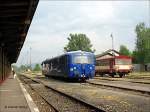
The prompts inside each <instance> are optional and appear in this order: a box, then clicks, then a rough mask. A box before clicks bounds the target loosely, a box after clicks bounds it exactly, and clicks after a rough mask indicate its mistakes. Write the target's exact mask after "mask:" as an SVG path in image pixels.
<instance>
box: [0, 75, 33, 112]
mask: <svg viewBox="0 0 150 112" xmlns="http://www.w3.org/2000/svg"><path fill="white" fill-rule="evenodd" d="M20 84H21V83H20V82H19V80H18V78H17V77H16V78H14V77H13V75H10V76H9V77H8V78H7V79H6V80H5V81H4V82H3V83H2V84H1V85H0V112H35V111H34V109H31V108H30V107H32V105H30V104H31V103H30V102H29V101H28V100H27V98H26V94H27V95H28V96H30V95H29V94H28V93H25V92H24V91H23V89H24V90H25V88H23V87H21V85H20ZM26 92H27V91H26ZM30 100H31V97H30ZM33 107H34V106H33ZM32 110H33V111H32Z"/></svg>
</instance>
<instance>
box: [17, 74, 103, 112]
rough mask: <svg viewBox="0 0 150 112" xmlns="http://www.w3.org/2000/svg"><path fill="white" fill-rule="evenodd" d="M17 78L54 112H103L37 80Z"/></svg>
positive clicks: (24, 77)
mask: <svg viewBox="0 0 150 112" xmlns="http://www.w3.org/2000/svg"><path fill="white" fill-rule="evenodd" d="M19 78H20V80H21V81H23V82H24V83H25V84H28V85H29V86H30V87H31V88H32V89H33V90H34V91H36V93H38V94H39V95H40V96H41V97H42V98H43V99H44V100H45V101H46V102H47V103H48V104H49V105H50V106H51V107H52V108H53V111H55V112H104V111H103V110H101V109H99V108H97V107H95V106H94V105H91V104H89V103H87V102H86V101H83V100H81V99H80V98H75V97H73V96H71V95H68V94H66V93H64V92H62V91H58V90H57V89H55V88H52V87H50V86H48V85H45V84H43V83H41V82H40V81H38V80H34V79H31V78H29V77H27V76H24V75H21V76H20V77H19Z"/></svg>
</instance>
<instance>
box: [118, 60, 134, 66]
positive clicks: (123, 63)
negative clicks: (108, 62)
mask: <svg viewBox="0 0 150 112" xmlns="http://www.w3.org/2000/svg"><path fill="white" fill-rule="evenodd" d="M115 63H116V64H117V65H130V64H131V63H132V62H131V59H115Z"/></svg>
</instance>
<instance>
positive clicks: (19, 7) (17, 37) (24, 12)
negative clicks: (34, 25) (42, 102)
mask: <svg viewBox="0 0 150 112" xmlns="http://www.w3.org/2000/svg"><path fill="white" fill-rule="evenodd" d="M38 2H39V0H1V1H0V47H1V48H3V50H4V52H5V53H6V56H7V58H8V60H9V62H10V63H14V62H16V61H17V59H18V56H19V53H20V51H21V48H22V46H23V43H24V41H25V38H26V35H27V32H28V29H29V26H30V24H31V21H32V18H33V15H34V13H35V10H36V7H37V5H38Z"/></svg>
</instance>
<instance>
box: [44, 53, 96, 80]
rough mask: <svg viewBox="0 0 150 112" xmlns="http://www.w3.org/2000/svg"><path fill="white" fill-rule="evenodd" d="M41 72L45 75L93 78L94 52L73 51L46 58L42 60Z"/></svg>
mask: <svg viewBox="0 0 150 112" xmlns="http://www.w3.org/2000/svg"><path fill="white" fill-rule="evenodd" d="M42 73H43V74H44V75H45V76H55V77H63V78H69V79H89V78H93V77H94V74H95V56H94V53H91V52H85V51H73V52H67V53H65V54H63V55H61V56H58V57H54V58H52V59H47V60H45V61H43V62H42Z"/></svg>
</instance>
